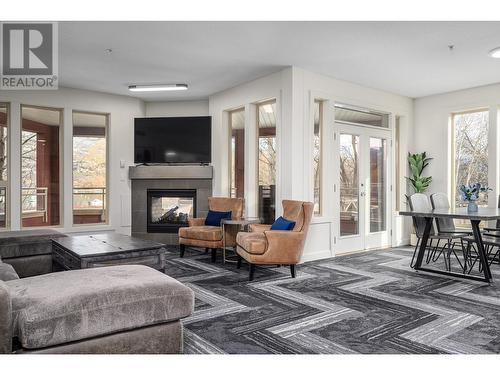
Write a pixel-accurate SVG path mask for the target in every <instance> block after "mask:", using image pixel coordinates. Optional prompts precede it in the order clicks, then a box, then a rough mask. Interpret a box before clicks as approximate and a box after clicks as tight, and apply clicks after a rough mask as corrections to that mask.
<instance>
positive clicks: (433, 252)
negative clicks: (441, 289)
mask: <svg viewBox="0 0 500 375" xmlns="http://www.w3.org/2000/svg"><path fill="white" fill-rule="evenodd" d="M408 205H409V207H410V210H412V211H415V212H430V211H431V210H432V207H431V204H430V203H429V198H428V197H427V195H425V194H422V193H415V194H413V195H411V196H410V197H409V198H408ZM412 220H413V228H414V230H415V235H416V236H417V244H416V246H415V249H414V251H413V257H412V259H411V263H410V267H412V268H413V267H414V265H415V264H414V261H415V256H416V254H417V252H418V249H419V246H420V243H421V241H422V236H423V233H424V229H425V219H424V218H421V217H415V216H413V217H412ZM466 235H467V234H463V233H440V232H439V231H438V232H437V233H436V230H435V229H434V226H432V228H431V233H430V235H429V244H428V246H427V248H426V251H427V256H426V263H429V262H431V261H433V262H435V261H437V260H438V259H439V258H440V257H441V255H442V254H443V251H444V250H445V248H447V249H448V251H449V252H450V253H451V252H453V253H454V254H455V256H457V255H456V253H455V245H454V244H455V242H456V241H455V240H460V239H461V238H462V237H465V236H466ZM443 240H444V241H446V245H444V246H440V243H441V241H443ZM433 241H436V242H435V244H434V246H433ZM448 255H449V254H446V257H445V265H446V268H447V269H448V267H450V262H449V257H448ZM457 259H458V257H457ZM459 263H460V264H461V262H460V260H459ZM461 266H462V265H461Z"/></svg>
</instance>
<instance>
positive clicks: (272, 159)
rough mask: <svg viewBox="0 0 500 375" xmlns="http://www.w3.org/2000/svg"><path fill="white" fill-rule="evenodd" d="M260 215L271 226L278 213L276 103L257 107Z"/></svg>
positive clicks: (263, 221) (264, 222)
mask: <svg viewBox="0 0 500 375" xmlns="http://www.w3.org/2000/svg"><path fill="white" fill-rule="evenodd" d="M257 130H258V141H257V147H258V164H257V166H258V187H259V188H258V200H257V202H258V214H259V218H260V220H261V222H262V223H263V224H271V223H272V222H273V221H274V219H275V212H276V203H275V202H276V198H275V197H276V156H277V153H276V101H274V100H273V101H269V102H265V103H259V104H258V105H257Z"/></svg>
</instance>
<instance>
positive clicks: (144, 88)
mask: <svg viewBox="0 0 500 375" xmlns="http://www.w3.org/2000/svg"><path fill="white" fill-rule="evenodd" d="M128 89H129V90H130V91H134V92H152V91H180V90H187V89H188V85H186V84H185V83H174V84H167V85H130V86H129V87H128Z"/></svg>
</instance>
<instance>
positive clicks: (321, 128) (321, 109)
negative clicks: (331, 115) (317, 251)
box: [312, 98, 325, 217]
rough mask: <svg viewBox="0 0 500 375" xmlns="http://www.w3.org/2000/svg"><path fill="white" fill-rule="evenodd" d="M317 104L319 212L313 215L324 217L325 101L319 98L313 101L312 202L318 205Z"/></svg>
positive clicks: (314, 212)
mask: <svg viewBox="0 0 500 375" xmlns="http://www.w3.org/2000/svg"><path fill="white" fill-rule="evenodd" d="M316 104H319V120H318V121H319V124H318V125H319V134H318V138H319V159H318V170H319V181H318V186H317V188H318V211H317V212H316V211H313V215H314V216H315V217H320V216H323V213H324V209H323V189H322V186H323V164H324V160H323V159H324V157H323V151H324V109H325V100H323V99H319V98H315V99H314V100H313V106H314V109H313V123H312V128H313V129H312V130H313V131H312V139H313V141H312V151H313V155H312V180H313V181H312V187H313V196H312V198H313V199H312V200H313V204H314V205H315V204H316V200H315V195H314V192H315V189H316V178H315V175H314V172H315V161H314V152H315V138H316V134H315V132H314V120H315V116H314V112H315V111H316V108H315V106H316Z"/></svg>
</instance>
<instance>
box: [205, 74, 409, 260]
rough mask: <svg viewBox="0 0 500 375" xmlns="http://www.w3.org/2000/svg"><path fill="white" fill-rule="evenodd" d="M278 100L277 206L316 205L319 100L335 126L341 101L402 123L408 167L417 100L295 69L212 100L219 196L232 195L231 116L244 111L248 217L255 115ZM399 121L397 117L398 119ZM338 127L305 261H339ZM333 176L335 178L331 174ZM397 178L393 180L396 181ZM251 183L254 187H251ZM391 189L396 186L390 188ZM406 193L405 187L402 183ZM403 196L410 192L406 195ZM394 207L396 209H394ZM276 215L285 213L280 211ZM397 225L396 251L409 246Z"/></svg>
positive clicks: (328, 147)
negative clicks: (286, 202) (315, 113)
mask: <svg viewBox="0 0 500 375" xmlns="http://www.w3.org/2000/svg"><path fill="white" fill-rule="evenodd" d="M270 98H276V101H277V105H276V111H277V113H276V116H277V142H278V145H277V147H278V172H277V188H278V190H277V192H276V195H277V202H281V200H282V199H286V198H288V199H299V200H309V201H312V200H313V180H312V144H313V131H312V126H313V124H312V104H313V100H314V98H318V99H320V98H321V99H325V100H327V101H328V105H327V107H328V108H329V110H327V111H326V113H325V117H326V118H325V123H326V124H327V125H328V124H333V103H334V102H335V101H339V102H342V103H348V104H352V105H358V106H361V107H366V108H370V109H374V110H380V111H383V112H388V113H391V114H393V115H398V116H401V117H402V119H403V120H402V126H403V129H402V131H401V134H402V138H403V145H402V147H401V155H402V158H401V159H402V162H403V163H405V161H404V160H405V155H406V151H407V148H406V145H407V142H408V135H409V134H410V133H409V131H408V129H410V128H411V126H412V119H413V100H412V99H410V98H406V97H402V96H399V95H394V94H390V93H386V92H383V91H380V90H375V89H370V88H366V87H362V86H359V85H356V84H352V83H349V82H345V81H340V80H337V79H333V78H330V77H327V76H323V75H319V74H315V73H312V72H308V71H306V70H303V69H300V68H296V67H291V68H287V69H284V70H282V71H280V72H278V73H274V74H271V75H269V76H266V77H263V78H260V79H257V80H255V81H252V82H249V83H245V84H243V85H240V86H237V87H234V88H231V89H229V90H225V91H223V92H220V93H217V94H214V95H212V96H210V98H209V102H210V114H211V116H212V121H213V142H214V143H213V150H217V151H216V152H215V151H214V154H213V162H214V167H215V182H214V193H215V194H216V195H228V193H229V167H228V159H229V141H228V139H229V138H228V134H229V133H228V115H227V111H228V110H232V109H236V108H241V107H245V115H246V116H245V131H246V133H245V135H246V137H245V142H246V143H245V197H246V212H247V215H250V216H254V215H256V214H257V211H256V204H257V201H256V197H257V192H256V183H255V182H254V181H255V180H256V161H257V155H256V145H255V140H256V129H255V123H256V118H255V116H256V111H255V103H257V102H259V101H263V100H266V99H270ZM393 117H394V116H393ZM333 132H334V125H332V126H330V127H328V126H326V131H325V132H324V135H323V136H324V137H325V139H326V142H325V146H324V147H325V150H324V160H325V165H324V170H325V173H324V179H323V186H322V187H323V194H324V197H325V200H324V206H325V210H324V212H325V213H324V215H323V216H322V217H316V218H314V220H313V225H312V227H311V232H310V235H309V236H308V241H307V243H306V248H305V251H304V255H303V259H302V260H303V261H307V260H313V259H320V258H327V257H331V256H333V255H334V250H335V249H334V243H333V237H334V236H335V235H336V233H338V227H339V226H338V223H337V222H336V220H337V219H336V218H334V213H333V212H334V207H335V204H336V202H335V197H334V194H333V183H334V182H333V181H334V172H332V171H334V169H333V166H334V164H335V161H334V160H333V158H332V155H333V147H334V145H333V144H332V143H331V142H332V141H333ZM328 171H330V173H328ZM394 175H395V174H393V176H394ZM250 181H251V182H250ZM391 183H394V184H395V183H396V182H395V181H394V182H391ZM399 183H400V184H401V185H402V188H403V189H404V187H405V184H404V183H401V181H400V182H399ZM402 192H403V193H404V192H405V190H402ZM394 204H395V203H394ZM276 214H277V215H280V214H281V207H279V205H278V207H277V213H276ZM392 221H393V232H394V235H393V241H392V243H393V244H394V245H399V244H401V243H408V242H409V228H408V223H405V221H404V220H403V219H402V218H401V217H399V216H398V215H397V214H395V215H394V217H393V218H392Z"/></svg>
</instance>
